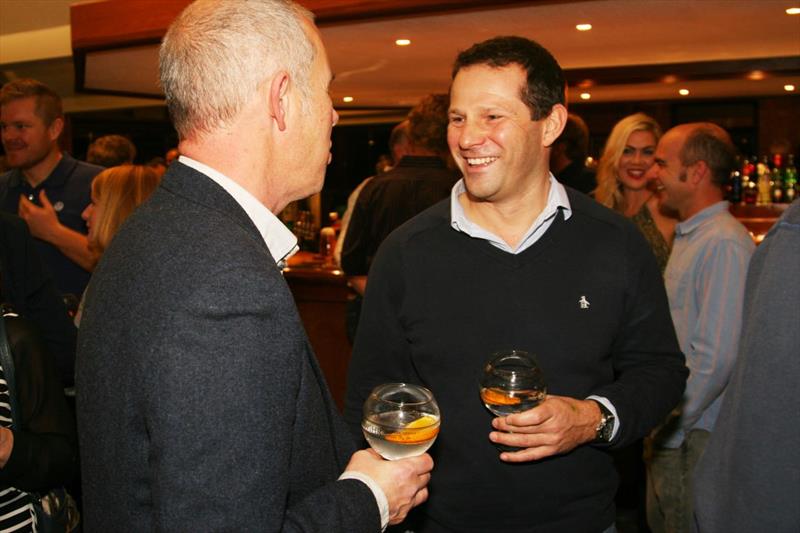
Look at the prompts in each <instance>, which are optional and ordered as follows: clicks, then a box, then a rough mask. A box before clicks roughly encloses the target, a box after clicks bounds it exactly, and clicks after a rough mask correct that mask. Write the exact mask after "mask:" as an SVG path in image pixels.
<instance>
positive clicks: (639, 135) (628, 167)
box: [595, 113, 677, 274]
mask: <svg viewBox="0 0 800 533" xmlns="http://www.w3.org/2000/svg"><path fill="white" fill-rule="evenodd" d="M660 137H661V127H660V126H659V125H658V123H657V122H656V121H655V120H653V119H652V118H650V117H649V116H647V115H645V114H644V113H636V114H635V115H630V116H627V117H625V118H623V119H622V120H620V121H619V122H617V123H616V124H615V125H614V128H613V129H612V130H611V135H609V137H608V141H607V142H606V146H605V148H604V149H603V155H602V156H601V157H600V162H599V164H598V167H597V189H596V190H595V198H596V199H597V201H598V202H600V203H601V204H603V205H605V206H606V207H610V208H611V209H614V210H615V211H618V212H620V213H622V214H623V215H625V216H626V217H629V218H630V219H631V220H632V221H633V222H634V223H635V224H636V225H637V226H638V227H639V229H640V230H641V231H642V233H643V234H644V236H645V238H646V239H647V241H648V242H649V243H650V246H651V248H652V249H653V253H654V254H655V256H656V259H657V260H658V265H659V267H660V268H661V272H662V274H663V272H664V269H665V268H666V266H667V259H668V258H669V253H670V250H671V248H672V240H673V237H674V235H675V224H676V223H677V218H675V217H674V216H671V215H670V213H667V212H665V211H664V210H663V209H662V208H661V206H660V205H659V204H660V198H659V194H658V191H657V190H656V188H655V187H653V186H652V184H649V183H648V179H647V173H648V170H649V169H650V167H651V166H652V165H653V163H654V160H655V151H656V145H657V144H658V139H659V138H660Z"/></svg>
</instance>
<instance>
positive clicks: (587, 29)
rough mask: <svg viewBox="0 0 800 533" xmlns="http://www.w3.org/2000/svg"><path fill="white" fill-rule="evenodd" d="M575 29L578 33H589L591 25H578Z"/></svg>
mask: <svg viewBox="0 0 800 533" xmlns="http://www.w3.org/2000/svg"><path fill="white" fill-rule="evenodd" d="M575 29H577V30H578V31H589V30H591V29H592V25H591V24H578V25H577V26H575Z"/></svg>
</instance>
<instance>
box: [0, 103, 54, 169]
mask: <svg viewBox="0 0 800 533" xmlns="http://www.w3.org/2000/svg"><path fill="white" fill-rule="evenodd" d="M61 125H62V122H61V119H60V118H57V119H56V120H54V121H53V123H52V124H50V125H49V126H48V125H46V124H45V123H44V121H43V120H42V118H41V117H40V116H39V115H38V114H37V113H36V98H35V97H33V96H30V97H26V98H19V99H16V100H12V101H10V102H8V103H5V104H3V105H2V106H0V130H2V138H3V148H5V151H6V160H7V161H8V164H9V166H11V167H12V168H19V169H21V170H23V171H24V170H28V169H31V168H33V167H35V166H36V165H38V164H40V163H42V162H43V161H44V160H45V159H47V157H48V156H49V155H50V154H51V153H54V152H57V151H58V142H57V141H58V136H59V134H60V133H61Z"/></svg>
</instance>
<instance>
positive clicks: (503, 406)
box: [481, 387, 546, 416]
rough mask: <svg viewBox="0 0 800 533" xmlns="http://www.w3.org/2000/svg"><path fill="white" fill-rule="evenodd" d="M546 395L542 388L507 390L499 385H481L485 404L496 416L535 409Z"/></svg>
mask: <svg viewBox="0 0 800 533" xmlns="http://www.w3.org/2000/svg"><path fill="white" fill-rule="evenodd" d="M545 396H546V393H545V391H544V390H541V389H526V390H505V389H501V388H499V387H481V400H483V405H485V406H486V408H487V409H488V410H489V411H491V412H492V413H494V414H495V415H496V416H506V415H510V414H512V413H519V412H522V411H527V410H528V409H533V408H534V407H536V406H537V405H539V403H540V402H541V401H542V400H544V398H545Z"/></svg>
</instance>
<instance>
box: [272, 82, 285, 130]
mask: <svg viewBox="0 0 800 533" xmlns="http://www.w3.org/2000/svg"><path fill="white" fill-rule="evenodd" d="M288 94H289V73H287V72H285V71H283V70H282V71H279V72H277V73H276V74H275V76H273V77H272V81H271V82H270V85H269V112H270V115H272V117H273V118H274V119H275V122H277V124H278V129H279V130H280V131H284V130H286V115H287V113H288V110H289V97H288Z"/></svg>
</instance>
